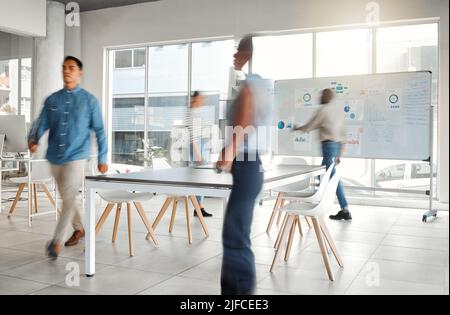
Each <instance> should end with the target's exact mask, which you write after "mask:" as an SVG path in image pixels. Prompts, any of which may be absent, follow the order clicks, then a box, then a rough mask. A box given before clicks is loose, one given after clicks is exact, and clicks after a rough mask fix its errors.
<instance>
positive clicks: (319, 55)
mask: <svg viewBox="0 0 450 315" xmlns="http://www.w3.org/2000/svg"><path fill="white" fill-rule="evenodd" d="M316 43H317V44H316V75H317V76H318V77H328V76H341V75H355V74H367V73H370V72H371V47H372V45H371V33H370V30H369V29H355V30H344V31H333V32H320V33H317V34H316Z"/></svg>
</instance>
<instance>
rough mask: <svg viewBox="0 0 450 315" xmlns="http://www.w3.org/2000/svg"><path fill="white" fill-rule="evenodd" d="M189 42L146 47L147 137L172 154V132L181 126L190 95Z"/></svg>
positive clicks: (150, 141)
mask: <svg viewBox="0 0 450 315" xmlns="http://www.w3.org/2000/svg"><path fill="white" fill-rule="evenodd" d="M188 62H189V46H188V44H179V45H169V46H158V47H150V48H149V61H148V63H149V66H148V74H149V77H148V93H149V98H148V105H149V107H148V109H149V110H148V118H147V121H148V141H149V145H150V146H153V147H160V148H163V149H164V150H166V153H165V156H166V157H167V158H171V156H170V147H171V144H172V142H171V138H172V137H171V135H172V132H173V129H174V128H175V127H176V126H183V123H184V118H185V116H186V113H187V109H188V102H189V95H188V92H189V91H188V86H189V79H188V78H189V76H188V74H189V63H188Z"/></svg>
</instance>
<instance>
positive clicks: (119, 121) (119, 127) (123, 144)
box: [109, 49, 145, 166]
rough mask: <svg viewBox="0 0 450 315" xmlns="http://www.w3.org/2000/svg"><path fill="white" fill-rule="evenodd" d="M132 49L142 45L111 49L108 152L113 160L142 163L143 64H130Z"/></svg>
mask: <svg viewBox="0 0 450 315" xmlns="http://www.w3.org/2000/svg"><path fill="white" fill-rule="evenodd" d="M133 51H142V49H140V50H137V49H135V50H132V49H128V50H117V51H111V52H110V62H112V64H113V65H114V67H111V68H113V70H112V76H111V80H112V82H111V84H110V85H111V89H112V91H111V92H112V95H111V103H112V104H111V111H110V115H109V116H110V117H111V123H110V126H111V130H112V136H111V140H112V143H111V152H112V163H115V164H127V165H140V166H143V165H144V155H143V153H142V152H143V148H144V143H143V141H144V138H145V136H144V104H145V98H144V92H145V68H144V67H132V64H133ZM144 65H145V49H144Z"/></svg>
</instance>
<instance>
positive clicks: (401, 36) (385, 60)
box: [375, 23, 439, 195]
mask: <svg viewBox="0 0 450 315" xmlns="http://www.w3.org/2000/svg"><path fill="white" fill-rule="evenodd" d="M376 38H377V59H376V68H377V69H376V70H377V72H378V73H385V72H403V71H421V70H426V71H431V72H432V73H433V76H432V78H433V79H432V105H434V107H435V111H434V135H435V136H434V163H436V161H437V117H438V116H437V114H438V110H437V100H438V78H439V73H438V25H437V24H435V23H434V24H421V25H405V26H393V27H381V28H378V29H377V35H376ZM435 165H436V164H435ZM392 170H398V171H397V174H396V175H395V176H394V175H390V174H393V172H392ZM427 172H428V173H427ZM426 173H427V175H426ZM434 174H435V175H434V178H435V176H436V170H435V171H434ZM375 184H376V186H377V187H382V188H384V187H386V188H396V189H406V190H420V191H423V190H428V189H429V186H430V166H429V164H428V163H427V162H412V161H383V160H377V161H376V163H375ZM377 194H382V195H386V193H377Z"/></svg>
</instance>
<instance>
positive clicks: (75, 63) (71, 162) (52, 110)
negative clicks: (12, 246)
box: [28, 56, 108, 259]
mask: <svg viewBox="0 0 450 315" xmlns="http://www.w3.org/2000/svg"><path fill="white" fill-rule="evenodd" d="M62 72H63V73H62V74H63V79H64V88H63V89H62V90H59V91H58V92H55V93H53V94H52V95H50V96H49V97H48V98H47V99H46V100H45V103H44V107H43V109H42V112H41V114H40V116H39V118H38V120H37V121H36V122H35V123H34V125H33V128H32V130H31V132H30V134H29V139H28V143H29V149H30V151H31V153H35V152H36V150H37V146H38V143H39V139H40V138H41V137H42V135H43V134H44V133H45V132H46V131H47V130H49V137H48V149H47V155H46V158H47V160H48V161H49V162H50V164H51V170H52V174H53V176H54V177H55V179H56V183H57V185H58V189H59V192H60V194H61V197H62V200H63V205H62V210H61V213H60V218H59V221H58V224H57V227H56V231H55V234H54V237H53V240H52V241H51V242H50V243H49V245H48V247H47V255H48V256H49V257H51V258H54V259H56V258H57V257H58V255H59V253H60V251H61V247H62V243H63V241H64V239H65V237H66V234H67V230H68V229H69V226H70V225H71V224H72V227H73V229H74V233H73V235H72V237H70V239H69V240H68V241H67V242H65V246H73V245H76V244H78V242H79V240H80V239H81V238H83V237H84V234H85V232H84V228H83V224H82V220H81V213H80V210H79V208H78V206H77V204H76V197H77V195H78V191H79V188H80V187H81V185H82V181H83V174H84V165H85V162H86V160H87V159H88V158H89V155H90V152H91V133H92V131H94V132H95V134H96V137H97V144H98V170H99V171H100V172H101V173H106V172H107V171H108V165H107V163H106V158H107V152H108V147H107V143H106V135H105V129H104V127H103V120H102V115H101V112H100V105H99V103H98V101H97V99H96V98H95V97H94V96H93V95H92V94H90V93H89V92H87V91H86V90H84V89H82V88H81V87H80V86H79V84H80V80H81V77H82V74H83V64H82V63H81V61H80V60H79V59H77V58H75V57H72V56H67V57H66V58H65V59H64V64H63V69H62Z"/></svg>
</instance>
